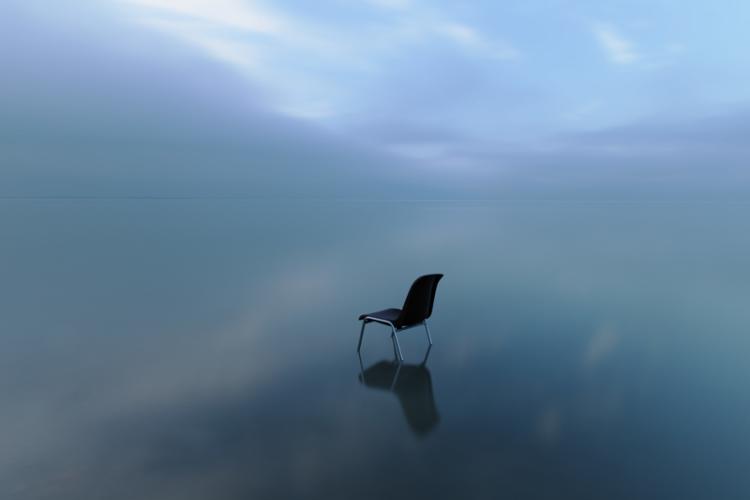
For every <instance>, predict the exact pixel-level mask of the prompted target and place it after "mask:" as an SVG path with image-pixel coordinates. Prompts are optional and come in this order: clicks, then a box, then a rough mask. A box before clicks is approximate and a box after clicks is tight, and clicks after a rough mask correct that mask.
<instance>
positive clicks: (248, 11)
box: [125, 0, 285, 35]
mask: <svg viewBox="0 0 750 500" xmlns="http://www.w3.org/2000/svg"><path fill="white" fill-rule="evenodd" d="M125 3H130V4H134V5H138V6H141V7H146V8H151V9H157V10H161V11H165V12H167V13H172V14H179V15H182V16H188V17H192V18H196V19H200V20H202V21H207V22H211V23H216V24H220V25H223V26H231V27H235V28H241V29H245V30H249V31H253V32H256V33H263V34H268V35H277V34H279V33H280V32H281V31H283V30H284V29H285V27H284V24H285V23H284V21H283V20H282V19H281V18H279V17H278V16H276V15H273V14H271V13H269V12H266V11H264V10H263V9H261V8H259V7H258V6H256V5H253V6H252V7H251V6H250V5H248V4H246V3H245V2H242V1H238V0H212V1H210V2H206V1H205V0H125Z"/></svg>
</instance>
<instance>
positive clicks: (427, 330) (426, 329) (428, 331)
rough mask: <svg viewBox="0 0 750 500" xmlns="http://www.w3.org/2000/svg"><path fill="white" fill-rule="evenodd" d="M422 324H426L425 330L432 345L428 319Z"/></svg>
mask: <svg viewBox="0 0 750 500" xmlns="http://www.w3.org/2000/svg"><path fill="white" fill-rule="evenodd" d="M422 324H423V325H424V331H426V332H427V342H429V343H430V345H432V337H430V329H429V328H427V320H425V321H424V323H422Z"/></svg>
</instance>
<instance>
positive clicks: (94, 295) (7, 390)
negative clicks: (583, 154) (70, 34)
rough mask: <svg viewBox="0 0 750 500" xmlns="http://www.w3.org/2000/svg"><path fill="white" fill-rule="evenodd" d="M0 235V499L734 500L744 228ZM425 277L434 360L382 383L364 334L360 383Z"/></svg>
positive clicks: (178, 228) (78, 219) (245, 224)
mask: <svg viewBox="0 0 750 500" xmlns="http://www.w3.org/2000/svg"><path fill="white" fill-rule="evenodd" d="M0 234H2V237H1V238H0V278H1V280H0V336H1V337H0V340H2V349H0V408H2V410H1V411H0V498H3V499H5V498H8V499H63V500H64V499H76V500H81V499H100V498H106V499H114V500H118V499H185V500H191V499H265V498H269V499H271V498H321V499H338V498H341V499H352V498H365V499H366V498H373V499H376V498H377V499H380V498H410V499H417V498H488V499H490V498H491V499H497V498H509V499H579V500H580V499H609V500H612V499H652V498H653V499H660V500H670V499H680V500H683V499H747V498H750V475H749V474H748V473H747V471H748V470H749V469H750V418H749V417H750V389H748V380H749V379H750V368H748V359H749V358H750V308H749V307H748V301H749V300H750V266H748V255H750V205H744V204H729V203H727V204H722V203H640V204H639V203H574V202H568V203H563V202H538V203H537V202H519V203H479V202H476V203H470V202H462V203H459V202H421V203H410V202H390V203H386V202H373V203H357V202H294V203H286V204H282V203H275V204H274V203H264V202H255V201H246V200H245V201H243V200H26V201H24V200H5V201H0ZM431 272H442V273H444V274H445V278H444V279H443V281H442V282H441V284H440V288H439V290H438V295H437V300H436V303H435V313H434V315H433V318H432V321H431V331H432V336H433V339H434V341H435V345H434V347H433V348H432V349H431V350H430V352H429V353H427V341H426V337H425V335H424V332H423V331H421V330H419V329H415V330H411V331H409V332H407V333H405V334H404V335H403V337H402V339H403V340H402V348H403V349H404V352H405V357H406V364H405V365H404V366H403V367H402V368H401V370H397V366H396V365H395V364H394V363H393V359H394V358H393V351H392V349H391V345H390V342H389V338H388V334H387V330H386V329H385V328H380V327H378V326H377V325H372V326H370V327H368V330H367V332H366V337H365V341H364V347H363V352H362V359H361V362H360V359H358V357H357V355H356V353H355V348H356V343H357V338H358V335H359V324H358V322H357V321H356V318H357V316H358V315H359V314H360V313H363V312H369V311H372V310H377V309H381V308H385V307H400V304H401V302H402V300H403V297H404V294H405V293H406V290H407V288H408V286H409V285H410V284H411V281H412V280H413V279H414V278H415V277H416V276H418V275H420V274H424V273H431ZM427 354H429V355H428V357H427V361H426V363H423V360H424V359H425V356H426V355H427Z"/></svg>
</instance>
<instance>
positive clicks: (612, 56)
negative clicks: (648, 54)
mask: <svg viewBox="0 0 750 500" xmlns="http://www.w3.org/2000/svg"><path fill="white" fill-rule="evenodd" d="M593 31H594V36H595V37H596V40H597V41H598V42H599V45H600V46H601V48H602V49H603V50H604V51H605V52H606V54H607V56H608V57H609V60H610V61H612V62H613V63H615V64H632V63H634V62H637V61H638V60H639V59H640V57H641V56H640V54H638V52H637V51H636V49H635V46H634V44H633V42H631V41H630V40H628V39H627V38H625V37H624V36H622V35H621V34H620V33H619V32H618V30H617V29H616V28H615V27H614V26H612V25H610V24H606V23H595V24H594V26H593Z"/></svg>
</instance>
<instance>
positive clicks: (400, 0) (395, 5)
mask: <svg viewBox="0 0 750 500" xmlns="http://www.w3.org/2000/svg"><path fill="white" fill-rule="evenodd" d="M367 3H369V4H371V5H374V6H375V7H380V8H381V9H388V10H405V9H408V8H409V7H411V1H410V0H368V2H367Z"/></svg>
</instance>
